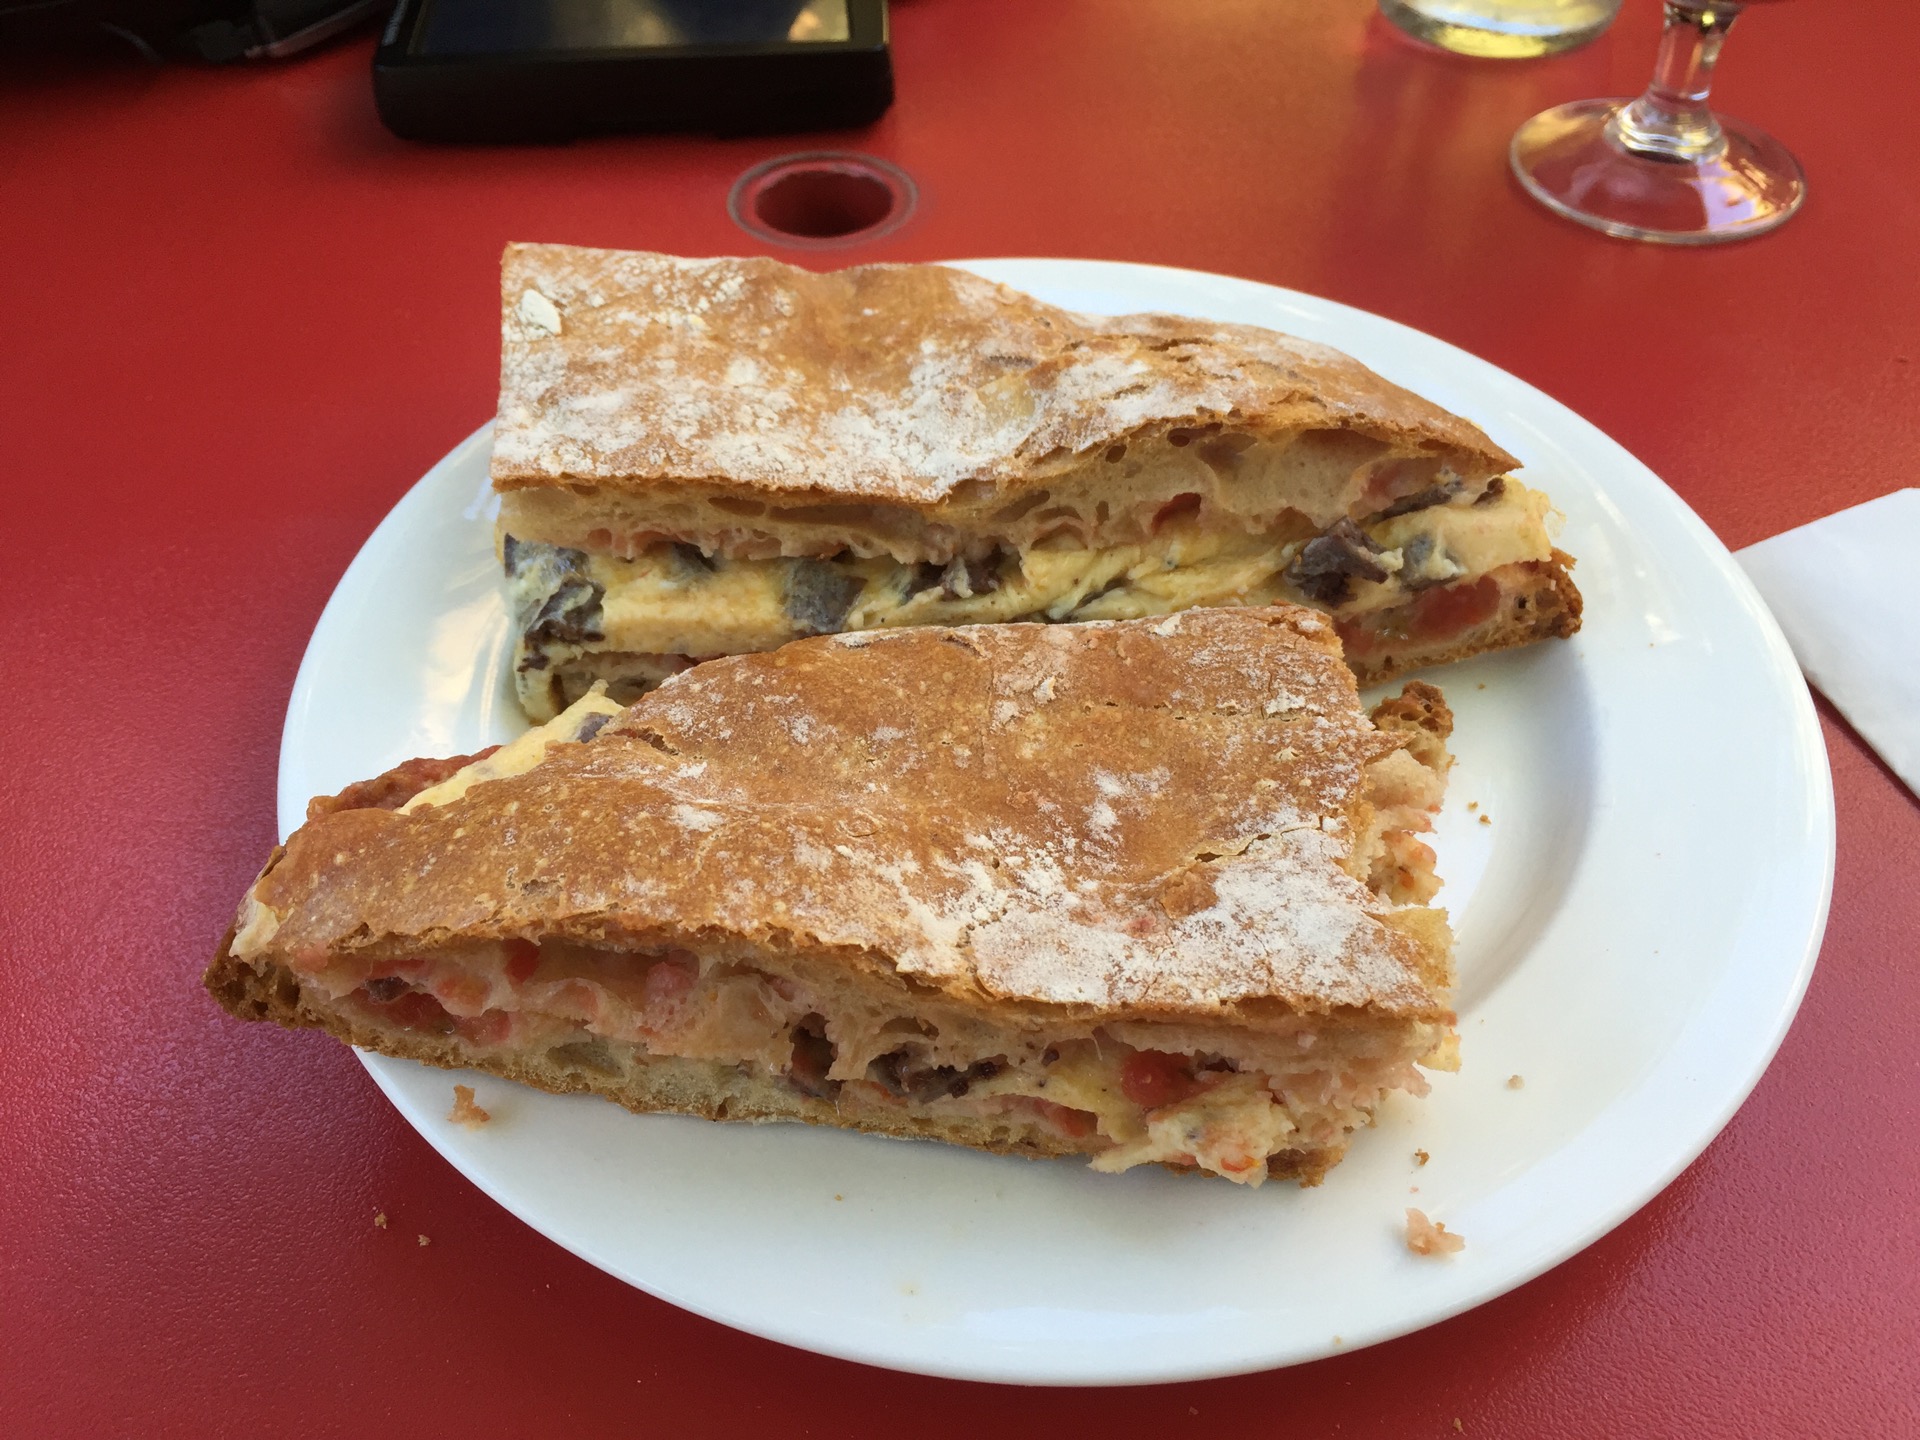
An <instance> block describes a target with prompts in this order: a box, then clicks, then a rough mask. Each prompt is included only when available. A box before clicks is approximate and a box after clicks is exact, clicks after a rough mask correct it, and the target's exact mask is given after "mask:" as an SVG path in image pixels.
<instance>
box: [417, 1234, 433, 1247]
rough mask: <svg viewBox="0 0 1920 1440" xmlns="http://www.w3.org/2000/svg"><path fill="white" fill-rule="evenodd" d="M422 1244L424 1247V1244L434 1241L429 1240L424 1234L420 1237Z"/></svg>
mask: <svg viewBox="0 0 1920 1440" xmlns="http://www.w3.org/2000/svg"><path fill="white" fill-rule="evenodd" d="M420 1244H421V1245H422V1246H423V1247H424V1246H428V1245H431V1244H433V1241H431V1240H429V1239H428V1238H427V1237H426V1236H424V1235H422V1236H421V1237H420Z"/></svg>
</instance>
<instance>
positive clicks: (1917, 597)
mask: <svg viewBox="0 0 1920 1440" xmlns="http://www.w3.org/2000/svg"><path fill="white" fill-rule="evenodd" d="M1734 558H1735V559H1736V560H1738V561H1739V562H1740V565H1741V567H1742V568H1743V569H1745V571H1746V572H1747V576H1748V578H1749V579H1751V580H1752V581H1753V583H1754V587H1755V588H1756V589H1758V590H1759V592H1760V595H1761V598H1763V599H1764V600H1765V601H1766V602H1767V606H1768V608H1769V609H1771V610H1772V611H1773V616H1774V619H1775V620H1777V621H1778V622H1779V625H1780V629H1781V630H1782V631H1783V632H1784V633H1785V635H1786V637H1787V643H1788V644H1789V645H1790V646H1792V647H1793V655H1794V659H1796V660H1797V661H1799V663H1800V669H1801V671H1802V673H1804V674H1805V675H1806V677H1807V680H1808V681H1809V682H1810V683H1811V684H1812V685H1813V686H1814V687H1815V688H1816V689H1818V690H1819V691H1820V692H1821V693H1822V694H1823V695H1825V696H1826V697H1827V699H1829V700H1831V701H1832V702H1833V705H1834V708H1835V709H1837V710H1838V711H1839V712H1840V713H1841V714H1842V715H1844V716H1846V717H1847V723H1848V724H1850V725H1852V726H1853V728H1854V730H1855V731H1857V732H1858V733H1859V735H1860V737H1861V738H1862V739H1863V740H1865V741H1866V742H1867V744H1869V745H1870V746H1872V747H1873V749H1874V751H1875V753H1876V754H1878V755H1879V756H1880V758H1881V759H1882V760H1884V761H1886V763H1887V765H1888V766H1889V767H1890V768H1891V769H1892V770H1893V772H1894V773H1895V774H1896V775H1898V776H1899V777H1900V778H1901V780H1903V781H1904V782H1905V783H1906V786H1907V789H1908V790H1909V791H1911V792H1912V793H1913V794H1914V795H1915V796H1916V797H1920V489H1906V490H1896V491H1894V492H1893V493H1892V494H1890V495H1882V496H1881V497H1880V498H1879V499H1877V500H1869V501H1867V502H1866V503H1865V504H1863V505H1855V506H1853V507H1851V508H1850V509H1846V510H1841V511H1837V512H1836V513H1834V514H1832V515H1828V516H1826V517H1824V518H1822V519H1819V520H1815V521H1813V522H1812V523H1811V524H1808V525H1802V526H1800V527H1799V528H1797V529H1794V530H1788V531H1785V532H1783V533H1781V534H1779V535H1775V536H1774V537H1772V538H1771V539H1769V540H1762V541H1760V542H1759V544H1757V545H1749V546H1748V547H1747V548H1746V549H1744V550H1740V551H1738V552H1736V553H1735V555H1734Z"/></svg>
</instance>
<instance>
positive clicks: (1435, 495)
mask: <svg viewBox="0 0 1920 1440" xmlns="http://www.w3.org/2000/svg"><path fill="white" fill-rule="evenodd" d="M1464 489H1466V485H1465V483H1464V482H1463V481H1461V480H1460V479H1459V478H1458V477H1455V476H1450V477H1448V478H1447V479H1445V480H1443V481H1441V482H1440V483H1439V484H1438V485H1429V486H1427V488H1426V489H1424V490H1416V491H1414V492H1413V494H1411V495H1405V496H1402V497H1401V498H1400V499H1398V500H1396V501H1394V502H1393V504H1391V505H1389V506H1387V508H1386V509H1384V510H1382V511H1381V512H1380V516H1379V518H1380V519H1382V520H1391V519H1392V518H1393V517H1394V516H1396V515H1411V514H1412V513H1413V512H1414V511H1416V510H1425V509H1428V508H1429V507H1431V506H1434V505H1444V504H1446V503H1447V502H1448V501H1449V500H1451V499H1453V497H1454V496H1456V495H1458V494H1459V493H1460V492H1461V491H1462V490H1464Z"/></svg>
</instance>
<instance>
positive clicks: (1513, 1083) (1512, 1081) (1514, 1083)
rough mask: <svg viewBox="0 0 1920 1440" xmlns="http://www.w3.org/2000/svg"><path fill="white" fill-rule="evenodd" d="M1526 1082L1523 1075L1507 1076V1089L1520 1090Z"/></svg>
mask: <svg viewBox="0 0 1920 1440" xmlns="http://www.w3.org/2000/svg"><path fill="white" fill-rule="evenodd" d="M1526 1083H1527V1082H1526V1080H1525V1079H1523V1078H1522V1077H1521V1076H1518V1075H1509V1076H1507V1089H1509V1090H1518V1089H1520V1088H1521V1087H1522V1086H1523V1085H1525V1084H1526Z"/></svg>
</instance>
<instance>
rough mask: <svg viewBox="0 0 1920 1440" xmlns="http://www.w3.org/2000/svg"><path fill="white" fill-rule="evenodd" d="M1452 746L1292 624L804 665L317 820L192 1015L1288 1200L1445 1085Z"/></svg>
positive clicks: (407, 771)
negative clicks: (1414, 1097) (270, 1023)
mask: <svg viewBox="0 0 1920 1440" xmlns="http://www.w3.org/2000/svg"><path fill="white" fill-rule="evenodd" d="M1450 728H1451V717H1450V715H1449V713H1448V711H1447V708H1446V705H1445V703H1444V701H1443V700H1442V698H1441V696H1440V693H1439V692H1438V691H1437V690H1435V689H1433V688H1432V687H1430V686H1426V685H1421V684H1418V683H1413V684H1410V685H1409V686H1408V687H1407V688H1406V690H1405V692H1404V693H1403V694H1402V695H1401V696H1399V697H1396V698H1395V699H1392V700H1389V701H1387V702H1385V703H1384V704H1382V705H1381V706H1380V707H1379V708H1377V709H1376V710H1375V712H1374V714H1373V717H1372V718H1371V719H1369V717H1368V715H1367V713H1366V712H1365V711H1363V710H1362V709H1361V708H1360V705H1359V703H1358V699H1357V692H1356V690H1355V687H1354V682H1353V678H1352V676H1351V674H1350V673H1349V672H1348V670H1347V668H1346V667H1345V666H1344V665H1343V664H1342V663H1341V658H1340V647H1339V643H1338V641H1337V640H1336V639H1335V637H1334V635H1333V632H1332V628H1331V626H1330V625H1329V624H1328V623H1327V621H1326V620H1325V619H1324V618H1323V617H1322V616H1320V615H1318V614H1317V613H1315V612H1313V611H1310V610H1306V609H1303V608H1300V607H1295V606H1289V605H1278V606H1271V607H1262V608H1235V609H1208V610H1194V611H1188V612H1185V613H1182V614H1179V615H1174V616H1170V617H1167V618H1164V619H1154V620H1138V621H1125V622H1111V623H1101V624H1088V625H1066V626H1042V625H999V626H974V627H968V628H961V629H947V628H935V627H924V628H923V627H912V628H904V629H899V630H887V631H878V632H868V633H862V634H846V635H838V636H833V637H826V638H816V639H811V640H805V641H800V642H797V643H795V644H792V645H789V646H786V647H784V648H782V649H780V650H778V651H774V652H772V653H768V654H752V655H745V656H739V657H734V658H729V659H722V660H716V661H714V662H712V663H710V664H706V665H702V666H700V667H699V668H698V669H696V670H692V671H689V672H686V673H684V674H681V675H678V676H675V677H673V678H672V679H671V680H670V681H669V682H667V683H666V684H664V685H663V686H661V687H660V688H659V689H658V690H656V691H654V692H653V693H652V694H650V695H648V696H646V697H645V698H643V699H642V700H640V701H639V702H638V703H636V704H635V705H634V706H632V707H631V708H630V709H627V710H625V711H624V712H622V711H621V710H620V708H619V707H618V706H615V705H614V704H612V703H611V702H610V701H608V700H606V699H605V698H604V697H602V696H600V695H598V694H589V695H588V696H586V697H584V698H583V699H582V700H581V701H580V702H578V703H577V704H576V705H575V706H574V707H572V708H570V709H569V710H568V711H567V712H565V713H564V714H563V715H561V716H560V717H558V718H557V719H555V720H554V721H552V722H549V723H548V724H547V725H546V726H544V727H542V728H540V729H538V730H535V731H533V732H531V733H530V734H528V735H527V736H524V737H522V739H520V740H518V741H515V742H514V744H513V745H511V746H508V747H505V748H503V749H501V750H499V751H496V752H491V753H489V754H486V755H484V756H482V757H480V758H478V759H476V760H474V761H473V762H472V763H471V764H469V765H468V766H466V767H464V768H460V769H457V770H454V771H453V772H452V773H450V774H449V773H447V768H446V767H445V766H434V765H431V764H422V763H420V762H414V764H413V765H412V767H411V768H409V767H401V770H399V771H395V772H392V777H400V778H397V779H396V778H392V777H384V778H383V779H382V780H381V781H378V782H373V783H370V784H366V785H362V786H356V787H353V789H351V790H350V791H348V792H344V795H343V797H336V798H335V800H334V801H322V802H318V803H317V804H316V806H315V807H314V810H313V811H312V818H310V819H309V820H308V822H307V823H306V824H305V825H304V826H303V827H301V829H300V830H298V831H297V832H295V834H294V835H293V836H292V837H291V838H290V839H289V840H288V842H287V844H286V846H285V848H284V849H282V850H278V851H276V852H275V853H274V855H273V856H272V858H271V859H270V860H269V861H268V863H267V866H266V869H265V870H264V871H263V872H262V874H261V876H260V878H259V879H258V881H256V882H255V884H254V885H253V886H252V887H251V888H250V889H249V891H248V893H247V895H246V897H245V899H244V901H243V902H242V905H241V909H240V913H239V915H238V918H237V920H236V922H235V927H234V929H233V930H232V931H231V932H229V935H228V937H227V939H226V940H225V941H224V942H223V944H222V946H221V948H220V951H219V954H218V956H217V957H216V959H215V960H214V962H213V965H212V968H211V969H210V970H209V971H208V972H207V977H206V983H207V986H208V988H209V989H210V990H211V991H212V993H213V995H214V997H215V998H216V999H217V1000H218V1001H219V1002H220V1004H222V1005H223V1006H225V1007H226V1008H227V1009H228V1010H229V1011H231V1012H232V1013H233V1014H235V1015H238V1016H241V1017H243V1018H247V1019H267V1020H275V1021H278V1022H279V1023H281V1024H284V1025H290V1026H311V1027H317V1028H320V1029H324V1030H328V1031H330V1032H332V1033H333V1034H334V1035H337V1036H338V1037H340V1038H341V1039H343V1040H346V1041H349V1042H351V1043H353V1044H355V1045H362V1046H367V1047H369V1048H372V1049H375V1050H378V1051H381V1052H382V1053H385V1054H389V1055H399V1056H406V1057H410V1058H413V1059H417V1060H424V1061H426V1062H428V1063H430V1064H436V1065H446V1066H472V1067H475V1068H478V1069H482V1070H487V1071H491V1072H493V1073H495V1074H497V1075H502V1076H506V1077H508V1078H510V1079H514V1080H519V1081H524V1082H526V1083H527V1084H530V1085H536V1086H539V1087H541V1088H543V1089H547V1090H553V1091H586V1092H589V1093H593V1094H597V1095H603V1096H605V1097H607V1098H609V1099H612V1100H616V1101H618V1102H619V1103H621V1104H623V1105H626V1106H629V1107H630V1108H632V1109H635V1110H642V1111H675V1112H680V1113H685V1114H693V1115H703V1116H707V1117H709V1118H712V1119H716V1120H721V1119H724V1120H753V1121H768V1120H806V1121H814V1122H818V1123H821V1124H829V1125H839V1126H848V1127H853V1128H856V1129H861V1130H869V1131H874V1132H878V1133H881V1134H887V1135H896V1136H920V1137H926V1138H931V1139H939V1140H947V1141H952V1142H955V1143H958V1144H963V1145H972V1146H977V1147H980V1148H982V1149H988V1150H998V1151H1010V1152H1015V1153H1019V1154H1025V1155H1062V1154H1080V1155H1086V1156H1090V1157H1091V1159H1092V1163H1093V1165H1094V1167H1095V1168H1096V1169H1101V1170H1122V1169H1125V1168H1127V1167H1129V1166H1132V1165H1138V1164H1142V1163H1155V1162H1157V1163H1161V1164H1165V1165H1171V1166H1176V1167H1191V1168H1198V1169H1200V1170H1204V1171H1208V1172H1211V1173H1213V1174H1217V1175H1224V1176H1226V1177H1227V1178H1229V1179H1232V1180H1238V1181H1243V1182H1247V1183H1258V1182H1260V1181H1261V1180H1262V1179H1264V1178H1266V1177H1267V1176H1268V1175H1270V1174H1271V1175H1283V1176H1290V1177H1295V1178H1298V1179H1301V1180H1304V1181H1313V1180H1316V1179H1317V1178H1318V1177H1319V1176H1320V1175H1321V1174H1323V1173H1324V1172H1325V1170H1326V1169H1327V1167H1328V1166H1330V1165H1332V1164H1333V1163H1334V1162H1335V1161H1337V1160H1338V1159H1339V1158H1340V1156H1341V1154H1342V1153H1343V1151H1344V1150H1345V1148H1346V1145H1347V1142H1348V1137H1349V1136H1350V1134H1351V1133H1352V1132H1353V1131H1354V1130H1355V1129H1357V1128H1359V1127H1361V1126H1364V1125H1366V1124H1368V1123H1369V1121H1370V1119H1371V1117H1372V1114H1373V1111H1374V1109H1375V1107H1376V1106H1377V1105H1378V1104H1379V1102H1380V1100H1381V1099H1382V1098H1383V1097H1384V1096H1385V1095H1386V1094H1387V1093H1389V1092H1391V1091H1393V1090H1408V1091H1411V1092H1413V1093H1416V1094H1419V1093H1424V1090H1425V1083H1424V1081H1423V1080H1422V1078H1421V1075H1420V1073H1419V1071H1418V1070H1417V1069H1416V1068H1415V1066H1416V1064H1425V1065H1429V1066H1434V1065H1439V1066H1447V1067H1449V1068H1450V1067H1451V1063H1452V1062H1451V1052H1452V1045H1453V1032H1452V1028H1451V1027H1452V1022H1453V1014H1452V1010H1451V1008H1450V1005H1451V993H1452V986H1453V967H1452V959H1451V940H1450V936H1449V932H1448V929H1447V924H1446V919H1445V916H1444V914H1443V912H1441V911H1439V910H1436V909H1433V908H1430V907H1429V906H1428V905H1427V904H1426V901H1427V900H1428V899H1430V898H1431V896H1432V894H1433V892H1434V890H1435V888H1436V886H1437V884H1438V881H1437V880H1436V879H1435V878H1434V875H1433V869H1432V866H1433V855H1432V852H1431V851H1430V850H1429V849H1428V848H1427V847H1426V846H1425V845H1424V844H1423V843H1422V842H1421V841H1420V839H1419V834H1420V832H1422V831H1423V830H1425V829H1427V828H1428V825H1429V823H1430V819H1431V816H1432V814H1433V813H1434V811H1435V810H1436V809H1437V807H1438V805H1439V803H1440V799H1441V794H1442V790H1443V784H1444V782H1443V776H1444V773H1445V770H1446V768H1447V765H1448V758H1447V751H1446V738H1447V735H1448V733H1449V730H1450Z"/></svg>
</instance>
